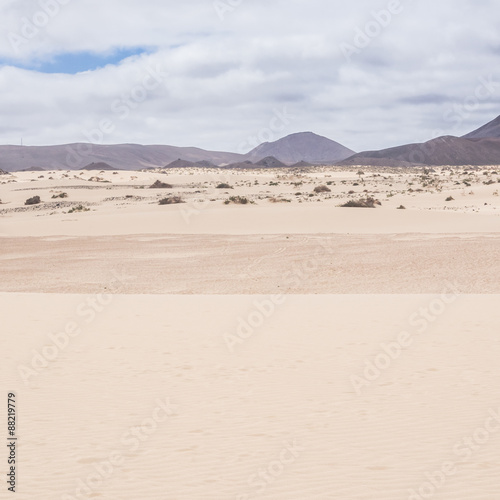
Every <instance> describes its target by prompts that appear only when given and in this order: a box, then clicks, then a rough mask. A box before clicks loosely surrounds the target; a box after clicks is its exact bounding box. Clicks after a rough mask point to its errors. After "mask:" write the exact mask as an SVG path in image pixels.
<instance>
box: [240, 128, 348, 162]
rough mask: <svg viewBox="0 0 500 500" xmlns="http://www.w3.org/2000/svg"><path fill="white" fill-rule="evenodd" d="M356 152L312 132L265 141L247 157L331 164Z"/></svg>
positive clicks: (250, 158) (251, 158)
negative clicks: (270, 157) (269, 157)
mask: <svg viewBox="0 0 500 500" xmlns="http://www.w3.org/2000/svg"><path fill="white" fill-rule="evenodd" d="M352 154H354V151H352V150H351V149H348V148H346V147H345V146H342V144H339V143H338V142H335V141H332V140H330V139H327V138H326V137H322V136H320V135H316V134H313V133H312V132H301V133H298V134H292V135H288V136H287V137H284V138H283V139H279V140H278V141H275V142H265V143H264V144H261V145H260V146H257V147H256V148H255V149H253V150H252V151H250V153H248V154H247V155H246V156H247V159H249V160H252V161H254V160H255V159H260V158H264V157H268V156H274V157H275V158H277V159H278V160H280V161H282V162H284V163H288V164H292V163H298V162H300V161H305V162H308V163H313V164H316V165H318V164H325V163H326V164H331V163H335V162H338V161H341V160H344V159H345V158H348V157H349V156H351V155H352Z"/></svg>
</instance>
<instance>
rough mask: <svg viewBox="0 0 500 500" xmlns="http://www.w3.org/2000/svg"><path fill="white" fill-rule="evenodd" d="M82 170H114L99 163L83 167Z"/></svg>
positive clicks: (105, 164)
mask: <svg viewBox="0 0 500 500" xmlns="http://www.w3.org/2000/svg"><path fill="white" fill-rule="evenodd" d="M82 170H114V168H113V167H112V166H111V165H108V164H107V163H104V162H102V161H100V162H99V163H89V164H88V165H87V166H86V167H83V168H82Z"/></svg>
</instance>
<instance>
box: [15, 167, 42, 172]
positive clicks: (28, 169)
mask: <svg viewBox="0 0 500 500" xmlns="http://www.w3.org/2000/svg"><path fill="white" fill-rule="evenodd" d="M21 172H45V169H44V168H42V167H29V168H24V169H23V170H21Z"/></svg>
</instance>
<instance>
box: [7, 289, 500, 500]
mask: <svg viewBox="0 0 500 500" xmlns="http://www.w3.org/2000/svg"><path fill="white" fill-rule="evenodd" d="M87 299H88V297H87V296H78V295H37V294H35V295H25V294H23V295H17V294H2V295H1V301H0V304H1V305H0V309H1V315H2V322H3V328H4V329H5V330H6V331H8V332H9V333H10V337H15V338H16V342H15V343H12V341H11V340H9V338H6V337H2V346H1V348H2V352H8V356H7V357H6V359H5V362H4V363H2V365H1V367H0V375H1V380H2V385H3V386H4V388H5V389H6V388H7V387H8V388H9V389H8V390H12V389H13V388H15V389H16V390H17V391H18V393H19V395H20V396H19V412H20V418H21V420H20V422H22V426H21V427H20V435H21V440H22V441H21V446H22V447H21V452H20V453H21V457H22V469H21V471H22V473H21V474H20V476H19V477H20V481H21V484H22V487H21V488H20V490H19V493H18V494H17V497H18V498H20V499H22V500H31V499H33V498H37V499H40V500H54V499H62V498H65V499H66V500H68V499H69V498H76V493H77V490H78V488H82V491H83V492H86V493H87V496H81V498H99V499H103V500H115V499H117V498H120V499H123V500H128V499H131V500H132V499H134V500H135V499H137V498H144V499H146V498H147V499H155V500H156V499H163V498H175V499H186V500H193V499H196V500H198V499H199V500H201V499H210V500H212V499H213V500H220V499H226V498H227V499H231V500H235V499H240V500H241V499H269V500H271V499H272V500H290V499H304V498H308V499H321V500H327V499H332V500H333V499H335V500H336V499H339V498H342V499H345V500H351V499H352V500H355V499H356V500H357V499H360V498H370V499H371V498H373V499H386V500H392V499H394V500H400V499H410V498H411V496H410V491H411V490H415V491H416V492H418V491H419V490H421V491H422V492H424V493H425V494H426V495H427V494H428V492H429V491H430V492H434V493H433V495H432V498H440V499H449V500H457V499H461V498H463V499H466V498H467V499H469V498H474V499H478V500H487V499H493V498H495V495H496V485H497V478H498V474H499V473H500V461H499V459H498V447H497V446H496V443H497V442H498V437H499V436H498V425H493V424H494V423H495V420H493V419H491V417H490V414H492V412H498V411H499V409H500V400H499V397H498V390H497V383H496V381H497V380H498V377H499V376H500V373H499V365H498V357H499V355H500V342H499V341H498V338H497V330H498V325H499V322H500V316H499V314H498V312H497V307H496V306H497V304H498V296H459V297H455V299H454V301H452V302H451V303H450V304H449V305H447V306H446V307H445V308H444V310H443V311H442V312H441V315H440V316H439V317H438V318H437V319H436V318H435V319H436V320H435V321H434V322H433V323H429V322H428V323H427V326H426V328H425V329H424V331H422V333H420V334H417V330H416V328H415V327H411V326H409V318H410V317H411V316H412V314H414V313H416V312H418V311H419V309H420V308H422V307H423V308H428V307H429V305H431V304H433V303H434V302H435V301H436V300H439V296H434V295H432V296H425V295H423V296H405V295H400V296H392V297H390V299H389V297H387V296H383V295H381V296H378V297H377V296H358V297H352V296H351V297H349V296H316V297H314V296H297V297H287V298H286V299H285V301H284V303H283V304H280V305H277V306H276V308H275V311H274V313H273V314H272V316H271V317H269V318H267V319H265V321H264V323H263V324H262V325H261V326H260V327H259V328H255V329H254V330H253V331H252V332H250V333H249V334H248V336H247V338H246V339H244V340H242V341H241V343H238V344H236V345H235V347H234V349H233V350H232V351H231V349H230V348H229V347H228V340H227V339H228V338H231V337H232V336H234V335H237V332H238V326H239V323H238V321H239V320H238V318H240V319H242V320H243V321H247V320H248V319H249V317H250V315H251V314H252V312H255V310H256V305H255V303H256V302H257V303H258V302H265V301H268V300H269V297H268V296H240V297H234V296H232V297H231V296H226V297H213V296H212V297H207V296H197V297H179V296H177V297H176V296H156V297H152V296H129V297H124V296H120V297H115V298H114V299H113V300H112V301H111V303H109V304H107V305H106V306H104V307H103V310H102V311H101V312H99V313H96V315H95V318H94V319H93V321H91V322H88V323H87V319H89V317H88V315H82V316H79V315H78V314H77V313H75V311H76V310H77V308H78V307H79V305H80V306H81V304H82V303H83V304H86V301H87ZM452 299H453V297H452ZM86 307H88V306H86ZM20 310H22V311H23V314H22V315H19V314H18V311H20ZM194 311H196V313H195V314H193V312H194ZM354 311H358V314H353V312H354ZM361 312H362V313H361ZM201 318H202V320H201V321H200V319H201ZM68 321H75V322H76V323H78V325H79V326H80V327H81V333H80V334H79V335H78V336H77V337H74V338H72V339H71V340H70V341H69V342H68V345H67V346H65V347H63V348H62V349H61V350H59V351H54V352H55V354H54V353H53V356H54V359H53V360H52V361H48V362H47V366H46V367H42V368H40V369H38V368H37V369H36V373H35V374H29V375H26V376H25V377H24V378H27V380H26V384H27V385H25V384H24V382H23V377H22V376H21V375H20V373H19V365H21V366H25V367H30V365H31V363H32V358H33V356H34V354H33V350H35V351H38V352H43V347H44V346H48V345H51V344H53V342H52V341H51V340H50V337H48V335H49V334H51V333H57V332H60V331H61V329H63V328H64V327H65V325H67V323H68ZM403 330H407V331H408V332H409V334H410V335H412V338H413V343H412V345H411V346H410V347H408V348H406V349H405V350H404V351H403V352H402V353H401V354H400V357H398V358H397V359H395V360H392V361H390V362H389V366H388V367H387V368H386V369H384V370H381V371H380V373H379V374H378V376H376V377H375V379H374V380H372V381H370V382H369V383H368V385H367V386H365V387H363V389H362V391H361V393H360V394H358V393H357V392H356V389H355V386H354V385H353V377H364V375H363V373H364V370H365V369H366V366H368V365H369V364H370V363H373V362H374V361H373V360H374V359H375V358H376V356H378V355H379V354H380V353H381V352H383V351H382V347H381V344H383V343H390V342H392V341H393V340H394V339H396V338H397V337H398V335H399V334H400V332H402V331H403ZM61 339H62V337H61V338H60V340H61ZM61 342H62V340H61ZM61 345H63V344H61ZM27 373H29V372H27ZM375 375H376V374H375ZM496 414H497V415H498V413H496ZM487 423H489V424H492V426H491V427H488V428H489V429H490V431H487V430H486V428H485V425H486V424H487ZM137 428H139V429H137ZM134 429H136V430H135V431H134ZM134 432H135V434H134ZM134 435H136V436H138V437H134ZM467 438H469V439H472V444H469V445H467V444H464V439H467ZM479 443H480V444H479ZM290 450H291V451H290ZM40 456H50V457H51V459H50V460H40ZM448 462H449V463H451V464H452V465H453V469H452V470H453V471H454V474H453V475H445V476H443V477H444V479H443V480H442V485H441V486H439V487H436V486H433V485H432V483H431V480H430V479H429V477H431V478H432V477H435V479H434V481H435V482H436V483H438V484H441V483H440V481H441V479H442V476H441V473H440V472H439V471H441V469H443V467H444V466H445V464H447V463H448ZM113 464H114V465H113ZM86 488H87V489H86ZM65 495H66V496H65ZM68 495H69V496H68ZM416 498H419V497H416ZM421 498H423V497H421ZM425 498H427V497H425ZM429 498H430V497H429Z"/></svg>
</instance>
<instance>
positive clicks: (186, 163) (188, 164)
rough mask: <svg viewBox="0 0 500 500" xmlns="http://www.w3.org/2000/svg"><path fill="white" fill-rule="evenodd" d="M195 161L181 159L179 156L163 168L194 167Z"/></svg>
mask: <svg viewBox="0 0 500 500" xmlns="http://www.w3.org/2000/svg"><path fill="white" fill-rule="evenodd" d="M196 166H198V165H196V163H194V162H192V161H186V160H182V159H181V158H179V159H177V160H175V161H173V162H171V163H169V164H168V165H167V166H166V167H165V168H192V167H196Z"/></svg>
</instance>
